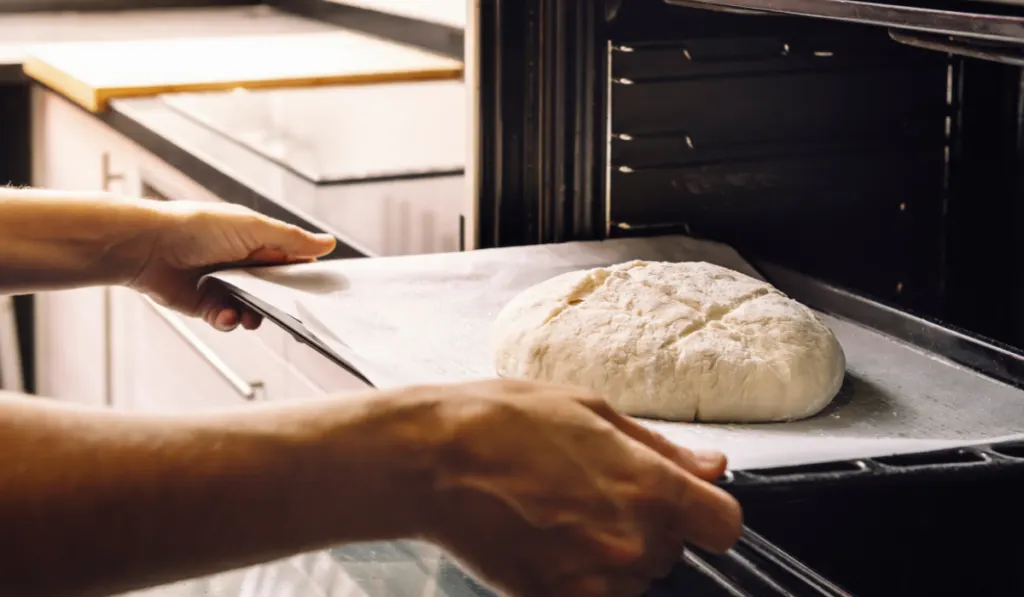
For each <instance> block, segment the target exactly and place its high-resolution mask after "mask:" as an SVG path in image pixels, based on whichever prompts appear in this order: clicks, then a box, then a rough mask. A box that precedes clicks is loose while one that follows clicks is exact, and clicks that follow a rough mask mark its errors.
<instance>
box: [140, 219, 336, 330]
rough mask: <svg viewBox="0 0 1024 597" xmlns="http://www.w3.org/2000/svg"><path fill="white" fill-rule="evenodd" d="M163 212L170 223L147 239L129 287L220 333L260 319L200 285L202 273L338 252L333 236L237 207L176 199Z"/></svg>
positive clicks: (215, 288)
mask: <svg viewBox="0 0 1024 597" xmlns="http://www.w3.org/2000/svg"><path fill="white" fill-rule="evenodd" d="M159 209H160V211H161V213H163V214H166V216H167V218H168V225H167V226H163V227H161V228H160V229H159V231H158V232H156V233H154V235H153V237H152V238H149V239H146V240H147V249H148V258H147V259H145V261H144V262H143V263H142V265H141V268H140V269H139V271H138V273H137V274H136V275H135V276H134V278H133V279H132V281H131V282H130V284H129V285H130V286H131V287H132V288H135V289H136V290H139V291H141V292H144V293H146V294H148V295H150V296H151V297H153V299H154V300H156V301H157V302H159V303H161V304H163V305H166V306H169V307H171V308H174V309H176V310H178V311H181V312H182V313H185V314H187V315H192V316H196V317H201V318H203V319H204V320H205V321H206V322H207V323H209V324H210V325H212V326H214V327H215V328H217V329H219V330H222V331H230V330H233V329H234V328H235V327H237V326H238V325H239V324H241V325H243V326H244V327H245V328H247V329H255V328H256V327H258V326H259V324H260V319H261V318H260V316H259V315H257V314H256V313H255V312H252V311H251V310H248V309H245V308H243V307H242V306H241V305H239V304H238V303H237V302H236V301H234V300H232V299H231V297H230V295H229V294H228V293H227V291H226V290H225V289H224V288H223V287H221V286H220V285H218V284H204V285H203V286H202V287H201V288H200V287H197V285H198V283H199V279H200V278H201V277H202V276H203V275H205V274H207V273H209V272H210V271H212V270H214V269H217V268H218V266H225V265H231V264H241V263H254V264H283V263H295V262H302V261H312V260H314V259H315V258H317V257H320V256H322V255H326V254H327V253H330V252H331V250H332V249H334V244H335V240H334V238H333V237H331V236H329V235H325V234H313V233H311V232H307V231H305V230H303V229H301V228H299V227H297V226H293V225H291V224H286V223H284V222H280V221H277V220H274V219H272V218H269V217H266V216H264V215H262V214H259V213H257V212H255V211H253V210H251V209H248V208H245V207H242V206H239V205H235V204H229V203H207V202H186V201H175V202H167V203H162V204H159Z"/></svg>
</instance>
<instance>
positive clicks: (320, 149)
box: [0, 2, 466, 257]
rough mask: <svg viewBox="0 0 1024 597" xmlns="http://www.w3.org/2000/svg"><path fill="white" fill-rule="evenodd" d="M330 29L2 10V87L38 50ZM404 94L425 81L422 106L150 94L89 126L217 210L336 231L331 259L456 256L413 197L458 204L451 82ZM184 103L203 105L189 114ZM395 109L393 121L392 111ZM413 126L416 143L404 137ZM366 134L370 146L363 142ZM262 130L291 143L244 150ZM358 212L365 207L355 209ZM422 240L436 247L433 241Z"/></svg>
mask: <svg viewBox="0 0 1024 597" xmlns="http://www.w3.org/2000/svg"><path fill="white" fill-rule="evenodd" d="M324 4H330V3H329V2H325V3H324ZM335 16H336V15H335ZM332 18H333V17H332ZM337 28H338V23H337V21H336V20H335V21H333V22H326V21H320V20H316V19H313V18H306V17H301V16H295V15H292V14H288V13H284V12H281V11H278V10H275V9H273V8H270V7H267V6H242V7H221V8H213V7H211V8H198V9H197V8H172V9H150V10H132V11H118V12H81V13H79V12H62V13H25V14H18V13H14V14H3V13H0V83H3V82H4V81H5V80H6V81H7V82H8V83H11V82H14V83H17V84H25V83H28V82H29V81H28V80H27V79H26V77H24V75H23V73H22V71H21V61H22V60H23V58H24V57H25V55H26V53H27V52H28V51H29V50H30V48H32V47H33V46H34V45H35V44H44V43H52V42H68V41H90V40H96V41H101V40H102V41H111V40H136V39H139V40H148V39H169V38H175V37H183V38H184V37H195V36H209V35H217V36H225V37H231V36H252V35H268V34H297V33H298V34H301V33H307V32H308V33H323V32H330V31H336V30H337ZM392 85H402V84H392ZM411 85H417V86H422V87H418V88H417V91H416V92H415V96H416V97H418V98H421V99H422V100H423V101H418V100H410V98H412V97H413V96H412V95H407V94H396V93H395V92H394V91H390V90H385V89H384V88H386V87H388V85H367V86H357V87H346V86H337V87H325V88H322V89H320V90H313V89H302V88H298V89H287V90H267V91H252V92H249V96H250V97H249V101H248V102H245V103H244V104H243V103H240V101H239V98H237V97H235V98H229V97H226V96H231V95H232V94H230V93H224V94H220V93H212V94H179V95H177V96H172V97H173V98H174V99H173V100H172V101H176V103H177V109H176V108H175V107H174V106H173V105H171V103H169V101H165V98H164V97H160V96H157V97H148V98H137V99H123V100H115V101H113V102H111V104H110V106H109V109H108V110H106V111H105V112H101V113H98V114H93V115H92V117H95V118H99V119H101V120H103V121H105V122H106V123H107V124H108V125H109V126H111V127H112V128H113V129H114V130H116V131H117V132H119V133H121V134H122V135H124V136H125V137H127V138H128V139H130V140H132V141H134V142H135V143H137V144H138V145H140V146H141V147H142V148H143V149H146V150H148V151H149V152H150V153H152V154H154V155H155V156H156V157H158V158H160V159H161V160H163V161H165V162H167V163H168V164H169V165H170V166H171V167H173V168H175V169H177V170H179V171H181V172H182V173H184V174H185V175H186V176H188V177H189V178H191V179H193V180H195V181H196V182H198V183H199V184H200V185H202V186H204V187H206V188H207V189H209V190H210V191H211V192H212V193H213V194H215V195H217V196H219V197H221V198H222V199H224V200H226V201H231V202H235V203H240V204H243V205H246V206H248V207H251V208H253V209H255V210H257V211H260V212H262V213H265V214H267V215H270V216H273V217H277V218H279V219H282V220H285V221H289V222H292V223H295V224H297V225H300V226H302V227H304V228H307V229H311V230H318V231H324V232H328V233H331V234H333V235H334V236H336V237H337V238H338V239H339V241H340V242H339V245H338V249H337V250H336V251H335V253H334V254H332V257H356V256H373V255H382V254H402V253H406V252H410V251H413V250H422V249H423V247H424V246H426V247H427V248H428V249H429V250H446V251H454V250H458V249H459V247H460V242H459V240H458V238H459V234H460V231H458V230H454V229H452V228H453V226H454V225H453V224H451V220H450V219H449V218H446V219H445V223H443V226H447V227H448V230H447V231H446V233H445V234H441V235H438V234H437V233H436V230H433V228H436V227H437V224H436V223H435V222H433V221H431V219H432V218H434V217H435V215H436V214H435V213H429V210H430V209H434V211H435V212H436V208H430V207H423V206H422V204H424V203H425V202H424V201H420V200H419V198H422V197H440V198H441V199H440V201H441V202H442V203H446V204H447V206H442V209H444V210H447V211H452V210H453V209H457V208H454V207H452V206H453V205H454V204H455V203H457V202H458V201H459V200H460V198H461V197H462V196H463V183H462V180H463V177H462V167H463V164H464V154H465V140H466V135H465V133H464V127H465V124H466V118H465V117H464V115H465V101H464V94H463V93H462V83H461V81H436V82H435V81H425V82H416V83H411ZM388 89H390V88H388ZM356 103H359V104H365V105H367V106H369V107H371V108H373V110H372V112H371V113H369V114H364V113H362V112H361V111H358V110H355V109H353V106H354V104H356ZM183 106H184V108H186V109H185V110H182V107H183ZM195 106H198V107H199V108H202V109H201V110H195V109H190V108H191V107H195ZM345 106H348V107H347V108H346V107H345ZM388 107H390V108H388ZM236 108H237V109H236ZM396 112H397V113H398V116H397V117H392V116H390V114H394V113H396ZM204 114H206V115H207V116H209V118H204V117H203V116H204ZM298 114H301V115H302V116H301V117H299V116H297V115H298ZM225 115H230V116H232V118H229V119H228V127H227V128H226V129H225V127H224V126H217V125H218V124H219V122H220V121H221V120H223V116H225ZM239 115H241V116H243V117H244V118H242V119H241V120H240V119H239ZM410 115H412V116H411V119H410ZM303 118H305V121H304V122H300V121H303ZM268 119H269V121H270V124H269V127H268ZM325 123H326V124H325ZM449 123H450V124H449ZM297 125H300V126H299V128H298V129H296V126H297ZM417 127H418V129H419V134H408V133H409V131H410V130H411V129H417ZM374 131H376V138H375V139H373V140H372V142H371V141H367V140H365V138H366V137H367V136H368V135H371V134H373V132H374ZM266 132H270V133H271V134H277V133H279V132H283V133H284V136H285V137H288V136H291V137H293V139H290V140H289V142H287V143H284V145H283V147H282V144H281V143H280V142H276V144H277V145H278V148H277V151H276V152H275V151H274V150H271V151H263V152H260V151H254V150H253V149H252V148H251V147H247V146H246V141H251V138H247V136H248V137H252V135H256V136H260V135H262V134H264V133H266ZM296 132H298V133H299V134H298V135H296V134H295V133H296ZM224 133H227V134H226V135H225V134H224ZM310 136H313V137H315V138H314V139H313V142H314V145H316V146H317V147H316V151H315V152H312V153H310V154H309V155H306V156H298V157H299V159H298V160H296V159H295V158H296V154H297V153H301V152H302V151H303V148H302V147H301V145H302V144H303V143H306V142H307V141H308V140H309V137H310ZM296 140H297V141H298V142H295V141H296ZM306 144H308V143H306ZM281 151H284V154H280V152H281ZM324 156H326V157H324ZM284 158H288V159H284ZM335 164H338V166H335ZM409 197H413V198H415V199H416V200H415V201H412V200H409ZM359 204H365V205H367V206H368V208H367V209H353V207H354V206H357V205H359ZM410 206H411V207H410ZM417 210H419V211H418V212H417ZM410 211H412V212H413V213H409V212H410ZM395 212H403V213H401V214H398V216H397V217H401V218H404V219H405V220H406V221H405V222H404V223H403V224H402V228H403V230H400V231H398V232H395V231H393V230H391V231H389V230H388V228H389V223H390V224H393V223H394V220H395V219H396V214H395ZM386 220H387V221H386ZM443 226H442V227H443ZM392 227H393V226H392ZM417 227H418V228H419V229H418V230H417ZM430 236H433V237H439V238H440V240H437V241H430V240H429V239H428V238H426V237H430ZM431 242H434V246H431V245H430V243H431Z"/></svg>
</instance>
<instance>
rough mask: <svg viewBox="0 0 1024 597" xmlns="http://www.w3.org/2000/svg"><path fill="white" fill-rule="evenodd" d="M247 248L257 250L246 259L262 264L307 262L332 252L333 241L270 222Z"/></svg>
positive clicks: (299, 229) (329, 236) (289, 226)
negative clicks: (252, 247)
mask: <svg viewBox="0 0 1024 597" xmlns="http://www.w3.org/2000/svg"><path fill="white" fill-rule="evenodd" d="M253 236H254V238H253V239H252V240H253V241H254V242H253V243H252V244H251V245H250V246H255V247H257V248H256V249H255V250H253V251H251V252H250V253H249V256H248V258H249V259H251V260H253V261H262V262H289V261H307V260H311V259H316V258H317V257H322V256H324V255H326V254H328V253H330V252H331V251H333V250H334V247H335V245H336V244H337V241H336V240H335V239H334V237H333V236H331V235H330V234H318V233H313V232H309V231H307V230H303V229H302V228H299V227H298V226H293V225H291V224H285V223H283V222H278V221H276V220H272V221H270V222H269V225H268V226H266V227H264V229H263V230H262V231H261V232H260V233H259V234H254V235H253Z"/></svg>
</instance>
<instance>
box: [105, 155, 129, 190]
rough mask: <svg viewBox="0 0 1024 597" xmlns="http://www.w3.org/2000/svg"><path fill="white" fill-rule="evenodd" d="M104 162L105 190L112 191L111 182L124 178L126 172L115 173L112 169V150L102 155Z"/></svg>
mask: <svg viewBox="0 0 1024 597" xmlns="http://www.w3.org/2000/svg"><path fill="white" fill-rule="evenodd" d="M102 163H103V166H102V167H103V190H104V191H107V192H110V183H112V182H116V181H120V180H124V174H113V173H112V172H111V171H110V152H109V151H104V152H103V157H102Z"/></svg>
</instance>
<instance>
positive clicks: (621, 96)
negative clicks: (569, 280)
mask: <svg viewBox="0 0 1024 597" xmlns="http://www.w3.org/2000/svg"><path fill="white" fill-rule="evenodd" d="M480 4H481V6H480V23H479V28H478V31H476V34H475V39H474V40H473V41H474V42H475V43H478V44H479V52H480V59H479V62H480V64H479V69H478V72H477V73H476V75H477V76H478V77H479V79H480V89H481V91H480V94H481V96H480V105H479V106H478V111H479V124H480V136H481V148H480V151H479V152H478V153H479V155H478V162H477V163H478V164H479V166H478V171H477V174H478V197H479V209H480V217H479V222H478V227H479V228H478V246H480V247H496V246H511V245H520V244H533V243H545V242H558V241H565V240H581V239H601V238H607V237H615V236H628V235H637V234H660V233H664V232H672V231H685V232H688V233H690V234H692V235H695V236H700V237H706V238H711V239H714V240H721V241H724V242H728V243H730V244H732V245H734V246H735V247H737V248H738V249H740V250H741V251H742V252H744V253H745V254H747V255H749V256H750V257H752V258H755V259H767V260H770V261H772V262H774V263H778V264H781V265H784V266H788V267H791V268H794V269H796V270H798V271H801V272H803V273H806V274H808V275H811V276H814V277H817V278H820V279H822V280H826V281H828V282H831V283H834V284H837V285H839V286H841V287H844V288H848V289H851V290H854V291H856V292H858V293H862V294H865V295H867V296H871V297H873V298H874V299H876V300H880V301H882V302H885V303H889V304H892V305H895V306H897V307H899V308H901V309H904V310H908V311H912V312H915V313H918V314H921V315H925V316H928V317H935V318H938V319H941V320H943V321H945V322H948V323H951V324H955V325H957V326H960V327H964V328H966V329H968V330H970V331H972V332H974V333H977V334H980V335H983V336H986V337H989V338H993V339H996V340H1000V341H1003V342H1007V343H1009V344H1012V345H1015V346H1018V347H1022V346H1024V310H1021V309H1018V308H1017V307H1016V305H1019V304H1021V303H1022V299H1024V272H1022V271H1020V269H1021V268H1017V267H1014V266H1013V265H1012V264H1014V263H1016V262H1017V261H1018V259H1019V258H1020V256H1021V254H1022V250H1024V247H1022V244H1021V242H1019V241H1017V240H1016V237H1017V236H1018V233H1016V231H1019V230H1021V229H1022V225H1024V204H1022V202H1021V201H1020V199H1021V195H1022V188H1021V169H1020V168H1018V164H1019V163H1020V160H1021V157H1022V134H1024V128H1022V126H1024V95H1022V84H1024V79H1022V77H1021V69H1020V68H1019V67H1016V66H1010V65H1005V64H998V63H995V62H989V61H984V60H977V59H972V58H962V57H959V56H951V55H948V54H944V53H941V52H934V51H930V50H924V49H918V48H913V47H909V46H906V45H902V44H899V43H896V42H894V41H893V40H892V39H890V37H889V34H888V32H887V31H886V29H884V28H880V27H872V26H864V25H855V24H849V23H841V22H832V21H823V20H819V19H813V18H803V17H783V16H765V15H740V14H729V13H724V12H719V11H711V10H706V9H701V8H683V7H680V6H672V5H668V4H666V3H664V2H662V1H661V0H516V1H512V0H494V1H484V2H481V3H480ZM947 4H954V5H955V4H959V5H961V6H963V5H969V6H970V7H971V8H976V7H977V5H979V4H981V5H983V6H998V5H986V4H985V3H977V2H947ZM1004 10H1013V9H1012V8H1006V9H1004ZM982 290H983V291H982Z"/></svg>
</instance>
